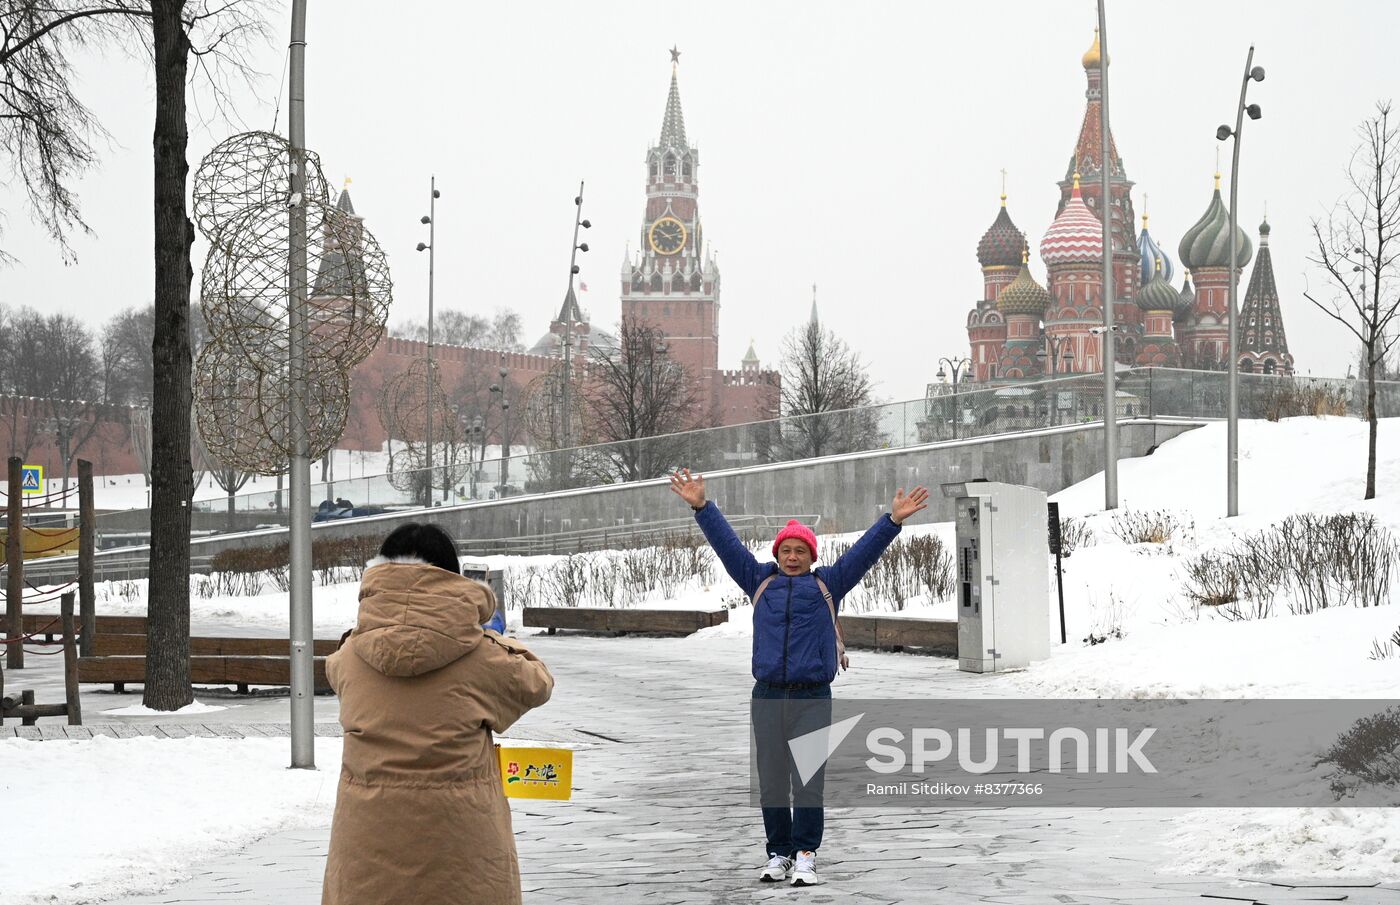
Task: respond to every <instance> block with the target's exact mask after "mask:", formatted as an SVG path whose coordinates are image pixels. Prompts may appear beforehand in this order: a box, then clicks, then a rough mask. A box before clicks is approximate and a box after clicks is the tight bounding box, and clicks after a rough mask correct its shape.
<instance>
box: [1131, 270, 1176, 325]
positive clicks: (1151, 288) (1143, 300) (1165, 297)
mask: <svg viewBox="0 0 1400 905" xmlns="http://www.w3.org/2000/svg"><path fill="white" fill-rule="evenodd" d="M1153 270H1154V272H1153V274H1152V279H1150V280H1148V281H1147V285H1145V286H1143V287H1142V288H1141V289H1139V290H1138V292H1137V296H1136V297H1135V298H1134V299H1133V301H1134V302H1136V303H1137V306H1138V307H1139V308H1141V309H1142V310H1143V311H1172V312H1175V311H1176V304H1177V300H1178V299H1179V298H1180V295H1178V293H1177V291H1176V290H1175V289H1173V288H1172V284H1171V283H1168V282H1167V278H1166V275H1165V274H1164V273H1163V270H1162V267H1161V266H1160V259H1159V263H1158V266H1156V267H1154V268H1153Z"/></svg>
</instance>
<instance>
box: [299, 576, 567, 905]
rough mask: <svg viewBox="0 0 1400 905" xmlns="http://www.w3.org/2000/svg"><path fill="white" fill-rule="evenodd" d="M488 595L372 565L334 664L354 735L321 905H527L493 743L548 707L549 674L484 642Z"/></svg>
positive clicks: (347, 746)
mask: <svg viewBox="0 0 1400 905" xmlns="http://www.w3.org/2000/svg"><path fill="white" fill-rule="evenodd" d="M495 608H496V601H495V597H494V596H493V595H492V594H491V591H490V589H489V588H487V587H486V586H485V585H482V584H479V583H477V582H474V581H471V580H469V579H466V578H463V577H462V576H460V575H454V574H452V573H451V572H447V571H444V570H442V569H438V568H435V567H433V566H429V565H426V564H422V563H401V562H387V563H380V564H372V565H371V567H370V568H368V569H366V570H365V574H364V579H363V581H362V582H361V584H360V613H359V619H358V622H357V624H356V626H355V629H354V631H353V633H351V635H350V636H349V638H348V639H347V640H346V642H345V644H344V646H343V647H342V648H341V649H340V650H339V651H337V652H336V653H335V654H332V655H331V657H330V658H329V659H328V660H327V662H326V676H327V678H328V679H329V680H330V684H331V687H332V688H334V689H335V691H336V694H338V695H339V696H340V724H341V726H343V727H344V729H345V741H344V758H343V760H342V765H341V770H340V787H339V789H338V791H337V795H336V802H335V818H334V820H333V822H332V824H331V842H330V856H329V858H328V859H327V862H326V879H325V885H324V887H323V889H322V894H321V902H322V905H389V903H392V905H465V903H471V905H513V903H518V902H520V868H519V864H518V862H517V861H516V856H515V838H514V836H513V835H512V831H511V821H510V806H509V805H508V804H507V802H506V799H505V796H504V794H503V793H502V791H501V776H500V769H499V766H498V764H497V760H496V754H495V750H494V748H493V744H494V742H493V737H492V733H495V732H501V731H503V730H505V729H506V728H507V727H509V726H510V725H511V724H512V723H514V722H515V721H516V720H517V719H519V718H520V716H521V715H522V714H524V713H525V712H526V711H528V710H530V709H532V708H534V707H538V706H540V705H541V704H543V703H544V702H545V701H548V700H549V695H550V692H551V691H552V690H553V688H554V679H553V678H552V677H551V676H550V674H549V670H547V669H546V668H545V665H544V664H543V663H541V662H540V661H539V659H538V658H536V657H535V655H534V654H532V653H530V651H528V650H526V649H525V647H524V646H523V645H521V644H520V643H519V642H516V641H514V640H512V639H508V638H502V637H500V636H499V635H497V634H495V633H494V632H492V633H487V632H483V631H482V629H481V624H482V623H483V622H486V621H487V620H488V619H490V618H491V616H492V614H493V613H494V612H495Z"/></svg>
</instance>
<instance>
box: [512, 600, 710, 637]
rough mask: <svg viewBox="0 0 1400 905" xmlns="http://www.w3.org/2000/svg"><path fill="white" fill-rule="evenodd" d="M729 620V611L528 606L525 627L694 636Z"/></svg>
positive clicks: (551, 631)
mask: <svg viewBox="0 0 1400 905" xmlns="http://www.w3.org/2000/svg"><path fill="white" fill-rule="evenodd" d="M728 621H729V611H728V610H646V609H623V608H618V609H614V608H612V607H582V606H580V607H572V606H527V607H525V612H524V615H523V616H522V624H524V625H526V626H529V627H531V628H544V629H549V634H551V635H552V634H554V632H555V630H556V629H561V628H563V629H574V630H576V631H585V632H610V633H614V634H623V633H626V632H647V633H655V634H666V635H690V634H694V633H695V632H698V631H700V629H702V628H709V627H710V626H713V625H721V624H722V623H725V622H728Z"/></svg>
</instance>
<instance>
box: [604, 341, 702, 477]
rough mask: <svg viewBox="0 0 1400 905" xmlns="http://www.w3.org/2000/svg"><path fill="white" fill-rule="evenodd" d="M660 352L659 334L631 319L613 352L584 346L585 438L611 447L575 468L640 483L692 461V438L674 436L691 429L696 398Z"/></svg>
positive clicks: (674, 364)
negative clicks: (586, 366)
mask: <svg viewBox="0 0 1400 905" xmlns="http://www.w3.org/2000/svg"><path fill="white" fill-rule="evenodd" d="M667 353H668V349H667V345H666V337H665V334H663V333H662V332H661V330H659V329H658V328H657V327H655V326H653V325H651V324H649V323H647V322H645V321H641V320H637V319H635V318H623V320H622V323H621V325H620V327H619V330H618V345H617V348H616V349H612V348H608V347H604V346H590V347H589V349H588V376H587V378H586V379H585V381H584V408H585V410H586V411H587V413H588V418H587V430H588V434H587V436H586V437H585V440H586V442H588V443H608V444H612V445H611V446H610V447H608V448H606V449H604V450H599V451H597V454H596V455H595V456H594V457H593V458H592V460H591V461H590V462H588V463H583V464H581V467H584V468H590V467H591V470H593V471H594V472H595V473H597V474H598V476H599V477H604V478H608V479H611V480H616V481H640V480H645V479H647V478H656V477H660V476H662V475H664V474H667V473H669V472H670V471H671V470H672V469H674V468H677V467H679V466H680V465H681V464H682V463H683V462H686V461H689V460H690V459H691V458H692V457H691V456H690V455H689V454H688V453H689V450H690V445H689V444H690V443H691V442H692V440H693V438H689V437H684V436H679V434H681V433H682V432H685V431H691V430H694V429H696V428H697V427H698V426H699V424H698V419H699V413H698V411H697V410H698V409H699V395H698V393H697V392H696V388H695V385H694V384H693V383H692V382H691V380H690V376H689V375H688V374H686V371H685V368H684V367H682V366H681V364H680V363H679V362H677V361H675V360H674V359H672V358H671V357H670V356H669V355H668V354H667ZM624 441H625V442H624Z"/></svg>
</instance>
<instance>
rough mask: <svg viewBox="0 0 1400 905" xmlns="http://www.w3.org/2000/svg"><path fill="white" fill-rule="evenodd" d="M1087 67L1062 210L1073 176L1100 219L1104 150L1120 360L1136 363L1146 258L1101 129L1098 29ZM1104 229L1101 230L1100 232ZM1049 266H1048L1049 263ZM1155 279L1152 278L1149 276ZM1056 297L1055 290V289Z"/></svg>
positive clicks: (1112, 146)
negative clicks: (1137, 301) (1138, 299)
mask: <svg viewBox="0 0 1400 905" xmlns="http://www.w3.org/2000/svg"><path fill="white" fill-rule="evenodd" d="M1080 62H1081V63H1083V65H1084V78H1085V81H1086V87H1085V90H1084V100H1085V102H1084V120H1083V122H1082V123H1081V124H1080V126H1079V140H1078V141H1076V142H1075V145H1074V153H1073V154H1072V155H1071V157H1070V160H1069V165H1068V166H1067V167H1065V177H1064V179H1062V180H1061V181H1060V183H1059V185H1060V206H1059V209H1058V210H1057V211H1056V213H1057V214H1059V213H1062V212H1063V211H1064V209H1065V206H1066V205H1068V204H1069V199H1070V195H1071V193H1072V192H1073V191H1074V186H1073V182H1074V178H1073V177H1074V174H1075V173H1078V174H1079V178H1080V183H1079V193H1080V196H1081V197H1082V198H1083V199H1084V204H1085V206H1086V207H1088V209H1089V210H1090V211H1092V212H1093V214H1094V216H1095V217H1098V216H1099V214H1100V212H1101V210H1102V207H1103V205H1102V199H1101V198H1100V197H1099V196H1100V195H1101V194H1102V193H1103V191H1102V176H1101V175H1100V174H1102V172H1103V167H1104V157H1105V147H1106V148H1107V158H1108V167H1109V176H1108V178H1109V198H1110V201H1111V203H1110V205H1109V209H1110V212H1111V218H1110V226H1111V230H1110V235H1111V236H1112V239H1113V252H1112V253H1113V279H1114V287H1113V299H1114V306H1113V307H1114V323H1117V324H1118V325H1119V329H1120V331H1122V332H1121V333H1120V334H1119V335H1118V341H1117V343H1116V344H1115V346H1114V351H1115V357H1116V358H1117V359H1118V360H1119V361H1122V362H1125V363H1131V362H1132V360H1133V356H1134V354H1135V348H1136V345H1137V338H1138V337H1139V336H1140V335H1141V333H1142V313H1141V311H1140V310H1139V309H1138V307H1137V306H1136V305H1134V304H1133V301H1132V299H1133V296H1134V295H1136V294H1137V290H1138V287H1139V286H1140V285H1141V284H1142V283H1141V277H1142V273H1141V258H1140V255H1139V253H1138V249H1137V243H1136V242H1135V241H1134V237H1133V221H1134V220H1135V219H1136V217H1134V215H1133V199H1132V194H1131V193H1132V188H1133V183H1132V182H1131V181H1130V180H1129V179H1128V174H1127V172H1126V171H1125V170H1124V168H1123V158H1122V157H1120V156H1119V155H1118V146H1117V144H1116V143H1115V142H1114V140H1113V130H1112V128H1110V129H1109V134H1108V136H1107V140H1106V141H1105V137H1104V135H1103V130H1102V129H1101V128H1100V117H1099V110H1100V105H1101V104H1102V102H1103V87H1102V85H1101V84H1100V81H1099V34H1098V29H1095V30H1094V43H1093V45H1092V46H1090V48H1089V49H1088V50H1087V51H1085V53H1084V56H1083V57H1082V58H1081V60H1080ZM1100 229H1102V227H1100ZM1047 263H1048V262H1047ZM1149 276H1150V275H1149ZM1052 293H1053V290H1052Z"/></svg>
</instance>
